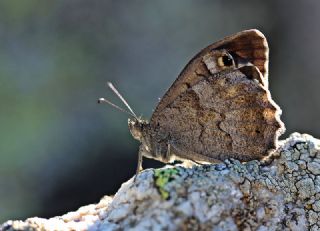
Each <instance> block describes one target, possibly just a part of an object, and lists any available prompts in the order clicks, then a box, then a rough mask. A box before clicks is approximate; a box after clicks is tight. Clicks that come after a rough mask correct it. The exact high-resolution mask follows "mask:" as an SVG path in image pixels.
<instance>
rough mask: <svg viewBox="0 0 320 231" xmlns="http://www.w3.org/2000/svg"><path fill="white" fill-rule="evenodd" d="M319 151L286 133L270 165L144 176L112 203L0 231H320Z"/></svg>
mask: <svg viewBox="0 0 320 231" xmlns="http://www.w3.org/2000/svg"><path fill="white" fill-rule="evenodd" d="M319 144H320V141H319V140H317V139H315V138H313V137H311V136H309V135H301V134H298V133H294V134H292V135H291V136H290V137H289V138H288V139H287V140H285V141H281V142H280V145H279V148H278V150H277V151H276V152H275V153H274V156H275V157H274V158H273V160H272V161H271V163H270V161H268V162H267V161H261V162H259V161H250V162H247V163H240V162H239V161H237V160H233V159H228V160H225V161H224V163H218V164H211V165H197V166H193V167H185V166H183V165H176V166H166V167H165V168H161V169H147V170H144V171H143V172H141V173H140V174H138V175H137V176H136V178H132V179H131V180H129V181H128V182H125V183H124V184H123V185H122V186H121V188H120V189H119V191H118V192H117V193H116V195H115V196H114V197H113V198H111V197H104V198H102V199H101V201H100V202H99V203H98V204H95V205H88V206H84V207H81V208H80V209H78V210H77V211H75V212H70V213H67V214H65V215H63V216H58V217H53V218H50V219H42V218H29V219H27V220H25V221H8V222H6V223H4V224H3V225H2V226H0V230H2V231H4V230H139V231H143V230H261V231H262V230H320V176H319V174H320V149H319Z"/></svg>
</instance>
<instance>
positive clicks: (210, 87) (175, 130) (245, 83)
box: [151, 66, 283, 161]
mask: <svg viewBox="0 0 320 231" xmlns="http://www.w3.org/2000/svg"><path fill="white" fill-rule="evenodd" d="M257 76H258V77H257ZM259 76H260V78H263V76H262V74H261V72H260V71H259V69H258V68H257V67H255V66H244V67H241V68H238V69H234V70H232V71H226V72H224V73H218V74H214V75H210V76H209V77H207V78H205V79H202V80H200V81H199V82H197V83H195V84H194V85H192V86H189V87H188V88H187V89H186V90H185V91H184V92H183V93H181V94H180V95H178V96H177V97H176V98H175V99H174V101H173V102H172V103H171V104H169V105H167V106H166V107H165V108H164V109H163V110H161V111H159V112H158V113H157V114H156V115H154V116H153V118H152V121H151V126H152V127H153V129H154V131H156V133H155V135H154V137H153V138H154V141H156V142H153V143H154V144H155V145H157V144H158V143H159V141H165V142H167V143H168V144H169V145H170V146H171V151H172V152H173V154H175V155H176V156H178V157H180V158H183V159H191V160H195V161H211V160H216V159H221V160H223V159H226V158H228V157H233V158H237V159H239V160H243V161H247V160H251V159H259V158H261V157H263V156H264V155H266V154H267V152H268V150H270V149H272V148H275V145H276V140H277V138H278V136H279V135H280V134H281V133H282V132H283V124H282V122H281V121H280V119H279V116H280V114H281V111H280V109H279V107H278V106H277V105H276V104H275V102H274V101H273V100H272V99H271V96H270V92H269V91H268V89H267V88H266V86H264V85H263V83H261V82H259V81H257V79H259ZM162 143H163V142H162ZM154 149H157V148H156V147H154Z"/></svg>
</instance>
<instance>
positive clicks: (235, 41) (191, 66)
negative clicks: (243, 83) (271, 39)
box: [151, 29, 269, 121]
mask: <svg viewBox="0 0 320 231" xmlns="http://www.w3.org/2000/svg"><path fill="white" fill-rule="evenodd" d="M214 49H226V50H228V51H230V52H232V53H234V54H235V55H237V57H240V58H242V60H244V61H246V62H247V63H252V64H253V65H254V66H256V67H257V68H258V69H259V71H260V72H261V74H262V79H263V81H264V85H265V86H266V87H268V77H267V76H268V55H269V48H268V44H267V40H266V38H265V37H264V35H263V34H262V33H261V32H260V31H258V30H254V29H253V30H245V31H242V32H239V33H237V34H235V35H232V36H229V37H226V38H224V39H222V40H220V41H218V42H216V43H214V44H211V45H209V46H208V47H206V48H204V49H203V50H202V51H200V52H199V53H198V54H197V55H196V56H195V57H194V58H193V59H192V60H191V61H190V62H189V63H188V64H187V65H186V67H185V68H184V69H183V70H182V72H181V73H180V75H179V77H178V78H177V79H176V80H175V82H174V83H173V84H172V86H171V87H170V88H169V90H168V91H167V92H166V93H165V95H164V96H163V97H162V99H161V101H160V102H159V104H158V106H157V107H156V109H155V111H154V114H153V116H152V118H151V121H152V120H153V117H156V116H157V115H158V113H160V112H161V111H162V110H163V109H164V108H166V107H167V106H168V105H170V104H171V103H172V102H173V101H174V100H175V99H176V98H177V97H178V96H179V95H181V94H182V93H183V92H184V91H186V90H187V89H188V88H189V87H190V86H192V85H194V84H195V83H197V82H199V81H200V80H202V79H204V76H208V75H209V73H208V69H207V67H206V66H205V64H204V63H203V60H202V59H203V57H204V56H205V55H207V54H208V53H210V51H212V50H214Z"/></svg>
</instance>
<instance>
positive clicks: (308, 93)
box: [0, 0, 320, 223]
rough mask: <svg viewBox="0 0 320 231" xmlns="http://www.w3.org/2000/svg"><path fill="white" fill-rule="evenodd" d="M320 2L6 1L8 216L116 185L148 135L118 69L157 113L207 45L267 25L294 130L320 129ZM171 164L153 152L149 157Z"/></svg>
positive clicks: (2, 216)
mask: <svg viewBox="0 0 320 231" xmlns="http://www.w3.org/2000/svg"><path fill="white" fill-rule="evenodd" d="M319 21H320V2H319V1H312V0H305V1H289V0H281V1H279V0H272V1H271V0H270V1H257V0H252V1H249V0H243V1H238V0H230V1H222V0H221V1H220V0H219V1H209V0H199V1H191V0H180V1H179V0H176V1H171V0H163V1H142V0H139V1H138V0H133V1H98V0H91V1H86V0H77V1H76V0H69V1H63V0H56V1H44V0H29V1H19V0H2V1H0V41H1V42H0V105H1V109H0V131H1V132H0V223H2V222H4V221H5V220H7V219H25V218H27V217H30V216H40V217H50V216H55V215H61V214H63V213H65V212H67V211H70V210H76V209H77V208H78V207H80V206H82V205H86V204H89V203H96V202H98V201H99V199H100V198H101V197H102V196H103V195H105V194H108V195H111V194H114V193H115V192H116V191H117V189H118V188H119V187H120V185H121V183H122V182H124V181H126V180H128V179H129V178H130V177H132V176H133V175H134V173H135V168H136V163H137V150H138V143H137V142H136V141H135V140H133V138H132V137H131V135H130V134H129V131H128V128H127V115H125V114H122V113H120V112H118V111H116V110H114V109H113V108H111V107H109V106H106V105H98V104H97V103H96V100H97V98H99V97H106V98H108V99H110V100H112V101H114V102H116V103H117V104H119V105H121V103H120V102H119V100H118V99H117V98H116V97H115V96H114V95H113V94H112V93H111V92H110V90H108V89H107V88H106V82H107V81H111V82H113V83H114V85H115V86H116V87H117V88H118V89H119V91H120V92H121V93H122V94H123V95H124V96H125V98H126V99H127V100H128V102H129V104H130V105H131V106H132V107H133V108H134V110H135V111H136V113H137V114H139V115H143V116H144V117H145V118H150V116H151V114H152V109H154V108H155V106H156V105H157V102H158V98H160V97H161V96H162V95H163V94H164V93H165V91H166V89H167V88H168V87H169V86H170V85H171V83H172V82H173V81H174V80H175V78H176V77H177V76H178V74H179V72H180V71H181V70H182V68H183V67H184V66H185V64H186V63H187V62H188V61H189V60H190V59H191V58H192V57H193V56H194V55H195V54H196V53H197V52H198V51H199V50H200V49H202V48H204V47H205V46H207V45H209V44H210V43H212V42H214V41H216V40H218V39H220V38H222V37H224V36H226V35H230V34H233V33H235V32H238V31H241V30H244V29H250V28H257V29H259V30H261V31H262V32H263V33H264V34H265V35H266V36H267V38H268V41H269V45H270V49H271V51H270V56H271V57H270V59H271V62H270V80H269V81H270V88H271V92H272V96H273V98H274V100H275V101H276V102H277V103H278V104H279V105H280V106H281V108H282V110H283V116H282V119H283V121H284V122H285V124H286V127H287V133H286V134H285V135H283V136H282V138H286V137H287V136H288V135H289V134H290V133H292V132H294V131H298V132H302V133H304V132H306V133H310V134H311V135H313V136H315V137H320V123H319V117H320V105H319V91H318V89H319V87H320V78H319V77H320V76H319V75H320V74H319V73H318V67H319V63H320V43H319V41H320V27H319V25H318V22H319ZM153 166H161V164H160V163H158V162H156V161H150V160H146V161H145V162H144V167H145V168H146V167H153Z"/></svg>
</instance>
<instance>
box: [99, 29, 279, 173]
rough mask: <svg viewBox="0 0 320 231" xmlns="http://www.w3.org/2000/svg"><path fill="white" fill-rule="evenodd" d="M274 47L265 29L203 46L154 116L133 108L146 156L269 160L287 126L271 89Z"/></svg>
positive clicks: (133, 127)
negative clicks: (271, 50) (142, 114)
mask: <svg viewBox="0 0 320 231" xmlns="http://www.w3.org/2000/svg"><path fill="white" fill-rule="evenodd" d="M268 62H269V48H268V44H267V40H266V38H265V36H264V35H263V34H262V33H261V32H260V31H258V30H255V29H251V30H245V31H241V32H239V33H236V34H234V35H231V36H228V37H225V38H223V39H222V40H220V41H218V42H215V43H213V44H211V45H209V46H208V47H206V48H204V49H203V50H201V51H200V52H199V53H198V54H197V55H196V56H194V57H193V58H192V59H191V61H190V62H189V63H188V64H187V65H186V67H185V68H184V69H183V70H182V72H181V73H180V75H179V76H178V78H177V79H176V80H175V81H174V83H173V84H172V86H171V87H170V88H169V90H168V91H167V92H166V93H165V95H164V96H163V97H162V99H161V100H160V102H159V103H158V105H157V107H156V109H155V110H154V112H153V114H152V116H151V119H150V121H148V120H145V119H142V118H139V117H137V116H136V115H135V113H134V112H133V110H132V109H131V108H130V106H129V105H128V104H127V102H126V101H125V100H124V98H123V97H122V96H121V95H120V93H119V92H118V91H117V90H116V89H115V88H114V86H113V85H112V84H111V83H109V87H110V88H111V89H112V90H113V91H114V92H115V93H116V94H117V95H118V96H119V98H120V99H121V100H122V101H123V102H124V103H125V105H126V106H127V108H128V109H129V112H128V111H126V110H124V109H122V108H120V107H118V106H116V105H114V104H112V103H111V102H110V101H108V100H106V99H104V98H101V99H100V100H99V101H100V102H106V103H109V104H111V105H113V106H114V107H117V108H118V109H119V110H122V111H125V112H127V113H129V114H130V115H131V116H132V118H129V119H128V126H129V130H130V132H131V134H132V136H133V137H134V138H135V139H136V140H138V141H140V143H141V145H140V148H139V161H138V168H137V172H138V171H139V170H140V168H141V165H142V157H148V158H153V159H156V160H159V161H161V162H164V163H170V162H173V161H175V160H182V161H184V160H189V161H193V162H209V163H213V162H217V160H225V159H227V158H234V159H238V160H240V161H250V160H254V159H262V158H264V157H265V156H267V155H268V154H269V153H270V151H272V150H274V149H275V148H276V147H277V140H278V137H279V136H280V135H281V134H283V133H284V131H285V127H284V124H283V122H282V121H281V120H280V115H281V109H280V107H279V106H278V105H277V104H276V103H275V102H274V101H273V100H272V99H271V94H270V91H269V88H268Z"/></svg>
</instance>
